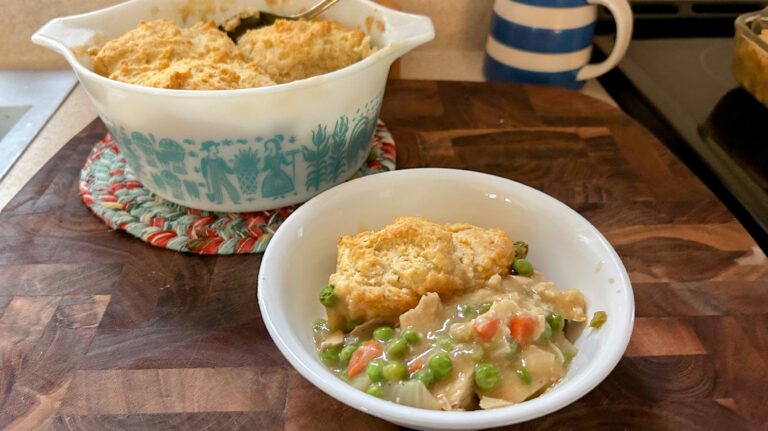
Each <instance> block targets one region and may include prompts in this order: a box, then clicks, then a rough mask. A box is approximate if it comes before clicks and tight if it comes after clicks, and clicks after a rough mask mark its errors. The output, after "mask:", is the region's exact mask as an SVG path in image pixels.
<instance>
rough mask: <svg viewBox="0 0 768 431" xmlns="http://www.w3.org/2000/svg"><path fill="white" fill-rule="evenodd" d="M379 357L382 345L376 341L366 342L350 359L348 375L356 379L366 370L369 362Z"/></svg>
mask: <svg viewBox="0 0 768 431" xmlns="http://www.w3.org/2000/svg"><path fill="white" fill-rule="evenodd" d="M379 355H381V344H380V343H379V342H378V341H376V340H368V341H366V342H365V344H363V345H362V346H360V348H359V349H357V350H355V353H353V354H352V357H351V358H350V359H349V368H347V374H348V375H349V377H355V376H356V375H358V374H360V373H361V372H363V370H365V367H366V366H367V365H368V362H371V360H372V359H373V358H375V357H377V356H379Z"/></svg>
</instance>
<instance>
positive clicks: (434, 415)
mask: <svg viewBox="0 0 768 431" xmlns="http://www.w3.org/2000/svg"><path fill="white" fill-rule="evenodd" d="M440 176H443V177H445V176H450V177H455V178H458V179H463V180H465V181H468V182H471V181H474V182H485V183H492V184H495V185H499V186H509V185H512V186H513V187H520V188H521V189H522V190H524V191H526V192H528V193H533V194H534V195H539V197H540V198H542V199H544V200H545V201H548V203H549V204H552V205H555V206H557V207H560V209H561V210H563V211H565V212H567V213H570V215H571V216H573V217H575V218H576V219H577V220H578V221H579V222H580V223H581V224H583V225H584V228H586V229H587V230H589V231H590V232H591V233H592V234H593V235H594V236H595V237H596V238H597V239H598V240H599V241H600V244H601V245H602V246H603V247H604V248H605V249H606V250H607V251H608V254H609V255H610V257H611V260H612V261H611V262H610V263H612V264H614V265H616V269H617V270H618V271H617V272H618V274H617V277H618V278H617V280H616V285H617V286H623V287H624V289H623V295H622V299H623V303H624V304H626V305H627V309H628V311H629V312H628V313H627V315H626V316H624V318H623V319H621V320H617V319H616V318H615V317H614V318H613V319H611V323H612V324H613V325H619V327H618V329H617V331H616V333H617V334H619V336H618V337H617V339H611V340H609V341H610V343H609V346H610V350H609V351H607V352H606V351H602V352H601V353H602V355H601V358H602V362H603V364H604V365H603V366H602V367H601V368H598V369H594V368H589V367H587V369H585V370H584V371H583V372H582V373H580V374H578V375H576V376H574V378H573V379H572V380H570V381H569V382H568V384H567V385H562V386H557V387H556V388H555V389H554V390H552V391H551V392H547V393H545V394H543V395H542V396H540V397H537V398H534V399H532V400H529V401H525V402H523V403H520V404H515V405H512V406H509V407H502V408H498V409H491V410H475V411H467V412H446V411H433V410H425V409H418V408H414V407H408V406H403V405H400V404H396V403H393V402H390V401H385V400H381V399H378V398H376V397H373V396H370V395H367V394H365V393H364V392H361V391H360V390H358V389H356V388H354V387H352V386H351V385H349V384H347V383H345V382H343V381H342V380H340V379H338V378H337V377H336V376H335V375H333V374H332V373H331V372H330V371H328V370H327V369H326V368H325V367H324V366H323V365H322V364H321V363H320V361H319V360H318V359H317V358H316V357H311V356H309V355H303V354H297V353H296V352H294V351H293V350H291V349H290V348H289V347H288V344H287V341H286V338H285V337H284V334H281V332H280V331H279V330H278V329H277V327H276V326H275V321H278V320H280V319H281V318H284V317H285V316H281V315H279V314H278V313H272V312H271V310H270V309H269V307H267V306H266V304H268V303H271V301H272V298H273V295H274V292H273V291H272V289H264V288H263V286H265V285H267V284H268V282H269V281H268V278H269V275H268V274H266V272H265V271H263V269H264V268H268V267H269V266H271V265H272V264H273V263H272V261H273V260H275V259H277V258H278V257H279V256H278V255H279V254H280V252H281V249H282V248H283V247H284V246H283V245H282V241H283V237H285V236H287V235H289V231H293V229H292V228H293V225H296V224H299V223H301V222H302V219H303V218H304V214H307V213H310V214H311V213H312V212H313V211H315V209H316V208H318V207H322V206H323V205H324V204H325V202H326V201H327V200H329V199H331V198H332V197H333V196H334V195H336V194H340V193H345V192H349V191H351V190H354V189H358V188H365V187H367V186H369V185H371V184H376V183H377V182H379V181H382V182H385V183H386V182H389V181H391V180H392V178H393V177H414V178H425V179H427V178H428V179H429V180H430V181H434V180H438V179H439V178H440ZM505 183H506V184H505ZM258 283H259V285H258V292H257V296H258V300H259V309H260V311H261V315H262V319H263V320H264V323H265V325H266V327H267V330H268V331H269V334H270V336H271V337H272V340H273V341H274V342H275V344H276V345H277V347H278V349H279V350H280V352H281V353H282V354H283V356H285V357H286V359H288V362H289V363H290V364H291V365H292V366H293V367H294V368H295V369H296V370H297V371H298V372H299V373H300V374H301V375H302V376H304V378H306V379H307V380H309V381H310V382H311V383H312V384H313V385H315V386H316V387H317V388H319V389H320V390H322V391H323V392H325V393H326V394H328V395H330V396H331V397H333V398H335V399H337V400H338V401H341V402H343V403H344V404H347V405H348V406H350V407H352V408H355V409H357V410H360V411H362V412H364V413H368V414H370V415H373V416H377V417H379V418H382V419H385V420H389V421H392V422H396V423H401V424H408V425H410V426H415V427H423V428H441V429H467V428H472V429H482V428H490V427H496V426H502V425H511V424H514V423H520V422H524V421H528V420H531V419H535V418H538V417H541V416H544V415H546V414H549V413H552V412H554V411H556V410H559V409H561V408H564V407H566V406H568V405H569V404H571V403H573V402H574V401H576V400H578V399H579V398H581V397H582V396H584V395H586V394H587V393H588V392H589V391H591V390H592V389H594V388H595V387H596V386H597V385H598V384H600V383H601V382H602V381H603V380H604V379H605V378H606V377H607V376H608V374H610V373H611V371H613V369H614V368H615V367H616V365H617V364H618V362H619V360H621V357H622V356H623V354H624V351H625V350H626V348H627V345H628V344H629V339H630V336H631V334H632V327H633V325H634V316H635V302H634V295H633V291H632V284H631V283H630V280H629V276H628V275H627V271H626V269H625V268H624V264H623V263H622V261H621V259H620V258H619V255H618V254H617V253H616V250H614V249H613V247H612V246H611V244H610V243H609V242H608V240H607V239H606V238H605V237H604V236H603V234H602V233H600V231H598V230H597V228H596V227H594V226H593V225H592V224H591V223H590V222H589V221H588V220H587V219H585V218H584V217H583V216H582V215H581V214H579V213H578V212H576V211H574V210H573V209H572V208H570V207H569V206H567V205H565V204H564V203H562V202H560V201H559V200H557V199H555V198H553V197H552V196H549V195H548V194H546V193H544V192H541V191H539V190H536V189H535V188H533V187H530V186H527V185H525V184H522V183H519V182H516V181H513V180H509V179H506V178H502V177H497V176H494V175H489V174H484V173H480V172H474V171H466V170H459V169H444V168H417V169H404V170H399V171H391V172H386V173H381V174H377V175H372V176H368V177H363V178H359V179H356V180H354V181H349V182H347V183H344V184H341V185H338V186H336V187H333V188H331V189H329V190H327V191H325V192H323V193H321V194H319V195H317V196H316V197H314V198H312V199H311V200H309V201H308V202H307V203H305V204H304V205H302V206H301V207H300V208H299V209H298V210H296V211H295V212H294V213H293V214H291V216H290V217H288V219H287V220H286V221H285V222H284V223H283V225H282V226H281V228H280V229H278V231H277V233H276V234H275V236H274V237H272V239H271V241H270V244H269V246H268V247H267V250H266V251H265V253H264V256H263V258H262V261H261V270H260V271H259V277H258ZM294 337H295V336H294ZM296 342H297V343H298V340H296Z"/></svg>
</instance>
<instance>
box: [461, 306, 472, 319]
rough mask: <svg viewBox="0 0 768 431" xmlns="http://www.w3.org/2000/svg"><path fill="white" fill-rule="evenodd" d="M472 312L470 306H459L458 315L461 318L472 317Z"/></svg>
mask: <svg viewBox="0 0 768 431" xmlns="http://www.w3.org/2000/svg"><path fill="white" fill-rule="evenodd" d="M473 312H474V310H473V309H472V306H471V305H469V304H461V305H459V314H460V315H461V317H470V316H472V314H473Z"/></svg>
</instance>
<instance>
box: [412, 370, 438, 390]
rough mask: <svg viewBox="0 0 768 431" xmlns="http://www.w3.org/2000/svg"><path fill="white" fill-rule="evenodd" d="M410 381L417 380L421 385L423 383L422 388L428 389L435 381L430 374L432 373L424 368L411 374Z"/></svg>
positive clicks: (433, 376)
mask: <svg viewBox="0 0 768 431" xmlns="http://www.w3.org/2000/svg"><path fill="white" fill-rule="evenodd" d="M411 379H413V380H418V381H420V382H421V383H424V386H425V387H427V388H428V387H430V386H431V385H432V383H433V382H434V381H435V375H434V374H432V371H430V370H429V369H427V368H425V369H421V370H419V371H416V372H415V373H413V375H412V376H411Z"/></svg>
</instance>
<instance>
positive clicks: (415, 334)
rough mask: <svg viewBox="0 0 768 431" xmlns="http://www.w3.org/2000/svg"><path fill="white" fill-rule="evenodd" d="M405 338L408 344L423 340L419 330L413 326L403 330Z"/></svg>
mask: <svg viewBox="0 0 768 431" xmlns="http://www.w3.org/2000/svg"><path fill="white" fill-rule="evenodd" d="M403 339H404V340H405V341H406V342H407V343H408V344H416V343H418V342H419V341H421V334H420V333H419V331H417V330H415V329H413V328H408V329H406V330H405V331H403Z"/></svg>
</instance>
